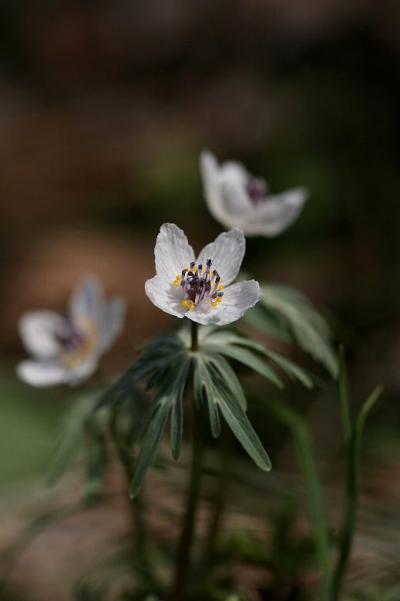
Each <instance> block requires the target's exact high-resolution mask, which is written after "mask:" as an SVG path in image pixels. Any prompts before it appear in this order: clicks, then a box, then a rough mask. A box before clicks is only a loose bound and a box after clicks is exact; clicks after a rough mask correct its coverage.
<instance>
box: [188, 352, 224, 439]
mask: <svg viewBox="0 0 400 601" xmlns="http://www.w3.org/2000/svg"><path fill="white" fill-rule="evenodd" d="M193 388H194V396H195V402H196V407H197V409H200V408H201V407H202V405H203V402H204V399H205V400H206V401H207V408H208V416H209V420H210V429H211V433H212V435H213V437H214V438H218V437H219V435H220V434H221V421H220V418H219V412H218V405H217V402H216V396H217V393H216V391H215V388H214V385H213V382H212V379H211V377H210V373H209V369H208V367H207V365H206V362H205V359H204V358H203V357H202V355H201V354H198V355H197V357H196V362H195V370H194V386H193Z"/></svg>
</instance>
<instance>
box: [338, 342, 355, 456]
mask: <svg viewBox="0 0 400 601" xmlns="http://www.w3.org/2000/svg"><path fill="white" fill-rule="evenodd" d="M339 398H340V409H341V415H342V429H343V438H344V441H345V444H346V445H347V444H348V443H349V441H350V437H351V431H352V428H353V426H352V423H351V415H350V402H349V389H348V383H347V369H346V357H345V353H344V348H343V347H341V349H340V354H339Z"/></svg>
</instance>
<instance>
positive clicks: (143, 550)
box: [110, 409, 154, 581]
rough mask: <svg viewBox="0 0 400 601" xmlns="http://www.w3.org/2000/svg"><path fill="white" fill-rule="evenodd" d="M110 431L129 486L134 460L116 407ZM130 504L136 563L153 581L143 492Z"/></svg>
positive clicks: (143, 573) (144, 574) (144, 575)
mask: <svg viewBox="0 0 400 601" xmlns="http://www.w3.org/2000/svg"><path fill="white" fill-rule="evenodd" d="M110 432H111V436H112V439H113V442H114V446H115V449H116V451H117V455H118V459H119V461H120V463H121V465H122V467H123V469H124V471H125V476H126V480H127V484H128V487H129V486H130V483H131V481H132V478H133V467H132V460H131V456H130V453H129V451H128V450H127V449H126V447H125V445H124V443H123V442H122V441H121V438H120V435H119V432H118V423H117V410H115V409H114V410H113V411H112V413H111V417H110ZM129 505H130V507H131V510H132V520H133V527H134V551H135V562H134V563H135V564H136V563H139V565H140V570H141V572H142V575H143V577H144V578H145V579H146V580H147V581H153V580H154V578H153V576H152V571H151V568H150V565H149V561H148V557H147V527H146V521H145V519H144V510H143V507H144V506H143V492H142V495H141V496H140V497H139V496H137V497H135V499H134V500H133V501H130V502H129Z"/></svg>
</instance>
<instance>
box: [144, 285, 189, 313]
mask: <svg viewBox="0 0 400 601" xmlns="http://www.w3.org/2000/svg"><path fill="white" fill-rule="evenodd" d="M145 291H146V294H147V296H148V297H149V299H150V300H151V302H152V303H153V304H154V305H155V306H156V307H158V308H159V309H161V310H162V311H165V313H169V314H170V315H174V316H175V317H185V312H186V309H185V308H184V307H182V306H181V305H180V301H181V300H182V298H183V291H182V289H181V288H174V287H173V286H172V284H170V283H169V282H168V281H166V280H165V278H163V277H162V276H160V275H156V276H154V278H152V279H151V280H147V282H146V284H145Z"/></svg>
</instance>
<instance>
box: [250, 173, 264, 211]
mask: <svg viewBox="0 0 400 601" xmlns="http://www.w3.org/2000/svg"><path fill="white" fill-rule="evenodd" d="M246 192H247V194H248V195H249V198H250V200H251V201H252V203H253V204H255V205H258V204H260V202H261V201H262V200H264V198H265V196H266V194H267V184H266V182H265V181H264V180H263V179H261V178H253V179H251V180H250V181H249V182H248V184H247V186H246Z"/></svg>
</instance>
